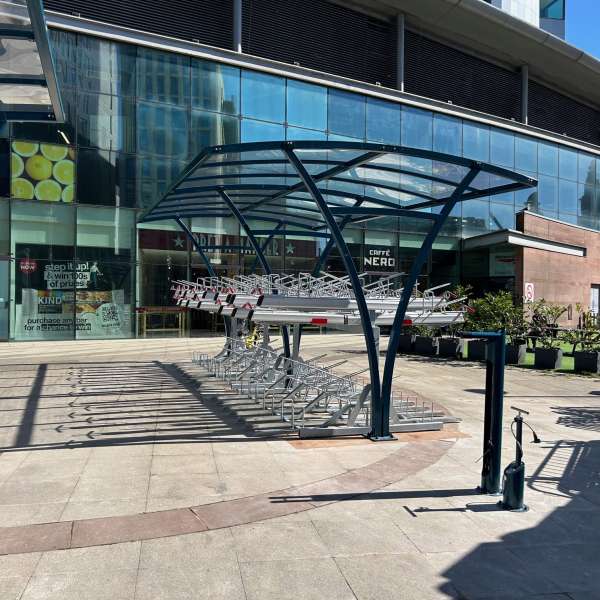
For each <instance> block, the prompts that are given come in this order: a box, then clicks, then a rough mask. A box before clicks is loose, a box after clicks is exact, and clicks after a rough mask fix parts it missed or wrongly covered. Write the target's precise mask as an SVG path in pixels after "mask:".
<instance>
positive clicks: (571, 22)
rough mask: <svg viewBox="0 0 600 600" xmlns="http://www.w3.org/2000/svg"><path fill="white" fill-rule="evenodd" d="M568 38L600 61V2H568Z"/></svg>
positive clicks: (581, 0) (571, 0)
mask: <svg viewBox="0 0 600 600" xmlns="http://www.w3.org/2000/svg"><path fill="white" fill-rule="evenodd" d="M566 38H567V41H568V42H569V43H570V44H573V46H577V47H578V48H581V49H582V50H585V51H586V52H587V53H588V54H592V55H594V56H595V57H596V58H598V59H600V0H567V35H566Z"/></svg>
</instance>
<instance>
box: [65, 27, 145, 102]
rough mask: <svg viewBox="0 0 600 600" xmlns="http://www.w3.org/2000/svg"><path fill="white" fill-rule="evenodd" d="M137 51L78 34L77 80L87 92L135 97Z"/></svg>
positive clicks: (123, 45)
mask: <svg viewBox="0 0 600 600" xmlns="http://www.w3.org/2000/svg"><path fill="white" fill-rule="evenodd" d="M135 68H136V48H135V46H130V45H128V44H115V43H112V42H107V41H105V40H101V39H99V38H96V37H91V36H86V35H81V36H79V40H78V45H77V80H78V83H79V87H80V89H82V90H84V91H86V92H96V93H102V94H116V95H119V96H133V95H135Z"/></svg>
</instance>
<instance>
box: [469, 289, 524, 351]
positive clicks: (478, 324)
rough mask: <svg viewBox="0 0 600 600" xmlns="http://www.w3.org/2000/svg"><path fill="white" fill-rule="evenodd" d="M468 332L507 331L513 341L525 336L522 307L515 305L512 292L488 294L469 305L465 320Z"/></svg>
mask: <svg viewBox="0 0 600 600" xmlns="http://www.w3.org/2000/svg"><path fill="white" fill-rule="evenodd" d="M464 328H465V330H467V331H497V330H499V329H505V330H506V333H507V335H508V336H509V338H510V339H511V341H513V342H515V341H516V340H517V339H520V338H522V337H523V336H524V334H525V331H526V329H527V326H526V324H525V318H524V315H523V308H522V306H521V305H515V303H514V301H513V296H512V294H511V293H510V292H496V293H493V292H487V293H486V294H485V295H484V296H483V297H482V298H476V299H475V300H472V301H471V302H470V303H469V308H468V312H467V316H466V318H465V325H464Z"/></svg>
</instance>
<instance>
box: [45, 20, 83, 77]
mask: <svg viewBox="0 0 600 600" xmlns="http://www.w3.org/2000/svg"><path fill="white" fill-rule="evenodd" d="M48 33H49V34H50V42H51V44H52V54H53V57H54V64H55V66H56V76H57V79H58V84H59V86H60V87H61V88H65V87H77V77H76V75H77V70H76V69H74V68H73V66H74V65H76V64H77V52H78V47H77V37H78V36H77V35H76V34H75V33H71V32H69V31H60V30H58V29H49V30H48ZM81 37H83V36H81Z"/></svg>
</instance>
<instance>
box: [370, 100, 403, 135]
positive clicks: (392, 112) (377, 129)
mask: <svg viewBox="0 0 600 600" xmlns="http://www.w3.org/2000/svg"><path fill="white" fill-rule="evenodd" d="M400 115H401V110H400V106H399V105H398V104H393V103H392V102H385V101H384V100H377V99H375V98H368V99H367V140H369V141H370V142H381V143H384V144H394V145H398V144H400Z"/></svg>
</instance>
